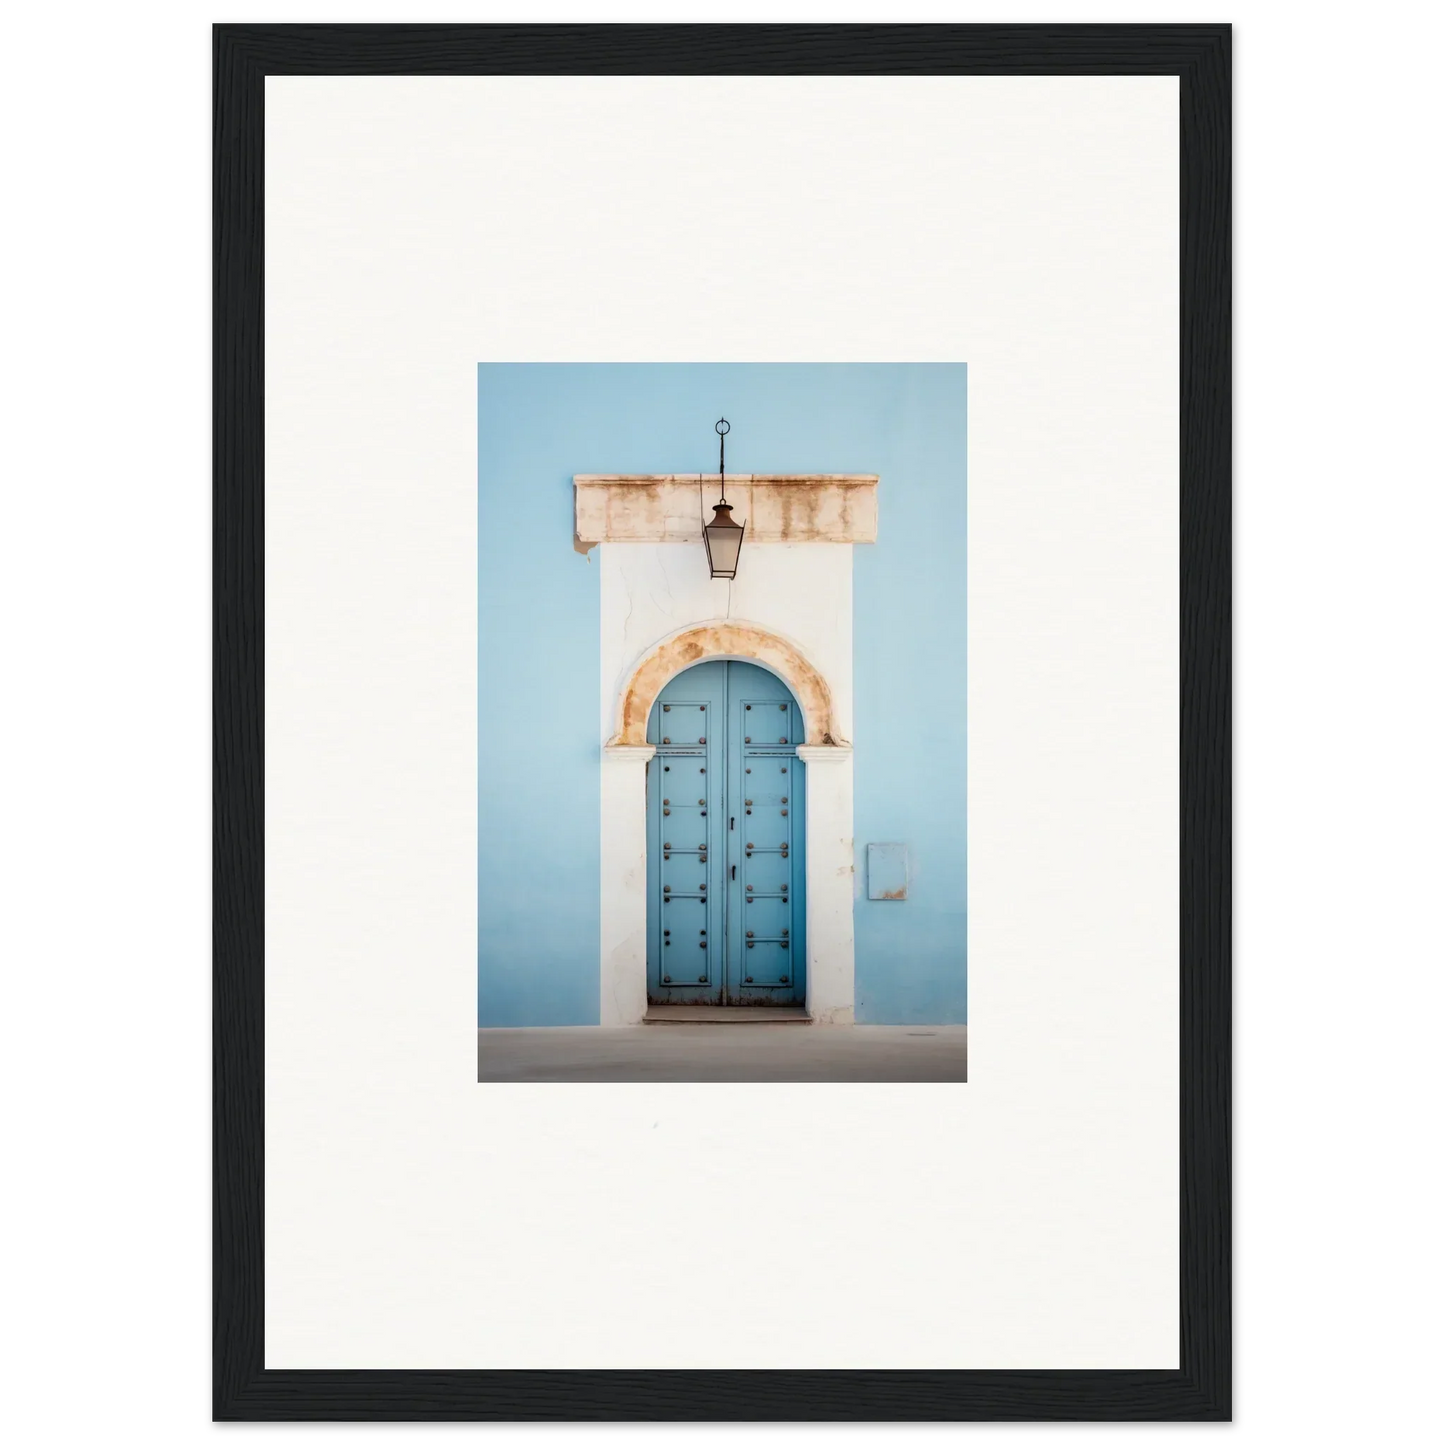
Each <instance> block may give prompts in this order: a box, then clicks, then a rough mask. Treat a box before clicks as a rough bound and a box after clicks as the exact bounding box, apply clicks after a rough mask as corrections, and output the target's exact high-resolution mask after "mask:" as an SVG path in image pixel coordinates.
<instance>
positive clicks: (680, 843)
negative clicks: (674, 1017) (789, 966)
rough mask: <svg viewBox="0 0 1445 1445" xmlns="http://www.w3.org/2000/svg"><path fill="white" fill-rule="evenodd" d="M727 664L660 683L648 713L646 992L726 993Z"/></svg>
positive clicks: (691, 998)
mask: <svg viewBox="0 0 1445 1445" xmlns="http://www.w3.org/2000/svg"><path fill="white" fill-rule="evenodd" d="M725 700H726V664H725V663H721V662H705V663H702V664H701V665H699V666H698V667H694V668H691V669H689V670H688V671H687V672H683V673H679V674H678V676H677V677H675V678H673V680H672V681H671V682H669V683H668V684H667V686H666V687H665V688H663V690H662V693H661V694H660V695H659V697H658V699H657V701H656V703H654V704H653V708H652V715H651V717H650V718H649V719H648V725H647V740H648V742H650V743H652V744H653V745H654V746H655V747H656V748H657V753H656V755H655V756H654V757H653V759H652V761H651V762H649V763H648V765H647V829H648V837H647V997H648V1001H649V1002H650V1003H684V1004H686V1003H691V1004H716V1003H721V1002H722V999H723V985H724V978H723V970H724V964H725V960H726V948H725V943H724V937H723V929H724V926H725V923H726V909H725V904H726V899H725V893H726V890H725V889H724V887H723V885H722V878H723V868H724V864H725V862H726V854H727V846H726V845H727V839H726V827H727V819H726V817H724V816H723V814H724V808H725V801H724V797H723V787H724V776H723V761H724V751H723V750H724V746H725V728H726V718H725V716H724V713H725V710H726V709H725Z"/></svg>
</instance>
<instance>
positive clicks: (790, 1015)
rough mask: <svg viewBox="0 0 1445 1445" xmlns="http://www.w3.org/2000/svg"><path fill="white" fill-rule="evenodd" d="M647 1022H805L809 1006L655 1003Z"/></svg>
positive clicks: (646, 1015)
mask: <svg viewBox="0 0 1445 1445" xmlns="http://www.w3.org/2000/svg"><path fill="white" fill-rule="evenodd" d="M642 1022H643V1023H645V1024H806V1023H811V1022H812V1020H811V1019H810V1018H809V1017H808V1011H807V1009H801V1008H764V1007H749V1006H747V1005H746V1004H744V1005H743V1006H742V1007H740V1008H720V1007H718V1006H716V1005H712V1004H707V1005H704V1004H666V1003H664V1004H653V1005H652V1006H651V1007H650V1008H649V1009H648V1010H647V1012H646V1014H644V1015H643V1019H642Z"/></svg>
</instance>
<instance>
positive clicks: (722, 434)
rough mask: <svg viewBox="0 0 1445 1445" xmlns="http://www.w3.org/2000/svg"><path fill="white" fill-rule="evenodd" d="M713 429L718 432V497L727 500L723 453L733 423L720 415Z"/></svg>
mask: <svg viewBox="0 0 1445 1445" xmlns="http://www.w3.org/2000/svg"><path fill="white" fill-rule="evenodd" d="M713 430H714V431H715V432H716V433H717V490H718V497H719V498H720V500H721V501H723V502H726V501H727V499H728V494H727V485H726V480H725V472H724V469H723V454H724V449H725V448H726V446H727V442H726V440H725V438H726V437H727V434H728V433H729V432H730V431H731V430H732V425H731V423H730V422H729V421H728V419H727V418H726V417H725V416H720V417H719V418H718V419H717V425H716V426H714V427H713Z"/></svg>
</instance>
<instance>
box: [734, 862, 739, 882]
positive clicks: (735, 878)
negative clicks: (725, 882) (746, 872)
mask: <svg viewBox="0 0 1445 1445" xmlns="http://www.w3.org/2000/svg"><path fill="white" fill-rule="evenodd" d="M737 881H738V865H737V864H736V863H734V864H733V882H734V883H736V882H737Z"/></svg>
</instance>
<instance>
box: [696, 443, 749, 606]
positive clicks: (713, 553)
mask: <svg viewBox="0 0 1445 1445" xmlns="http://www.w3.org/2000/svg"><path fill="white" fill-rule="evenodd" d="M713 430H714V431H715V432H716V433H717V489H718V502H717V505H716V506H715V507H714V508H713V509H712V521H711V522H709V523H708V524H707V525H706V526H705V527H704V528H703V529H702V540H703V545H704V546H705V547H706V548H707V565H708V570H709V571H710V572H711V573H712V575H713V576H714V577H722V578H726V579H727V580H729V581H731V580H732V579H733V578H734V577H736V576H737V575H738V553H739V552H741V551H742V549H743V532H744V530H745V529H746V527H747V523H746V522H744V523H743V525H742V526H739V525H738V524H737V523H736V522H734V521H733V509H732V508H731V507H730V506H728V497H727V488H726V486H725V480H726V479H725V475H724V471H723V448H724V446H725V445H726V444H725V442H724V441H723V438H724V437H726V436H727V434H728V433H729V432H730V431H731V430H732V428H731V427H730V426H729V425H728V422H727V418H726V417H721V418H719V420H718V424H717V425H716V426H715V427H714V428H713ZM699 486H700V484H699Z"/></svg>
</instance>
